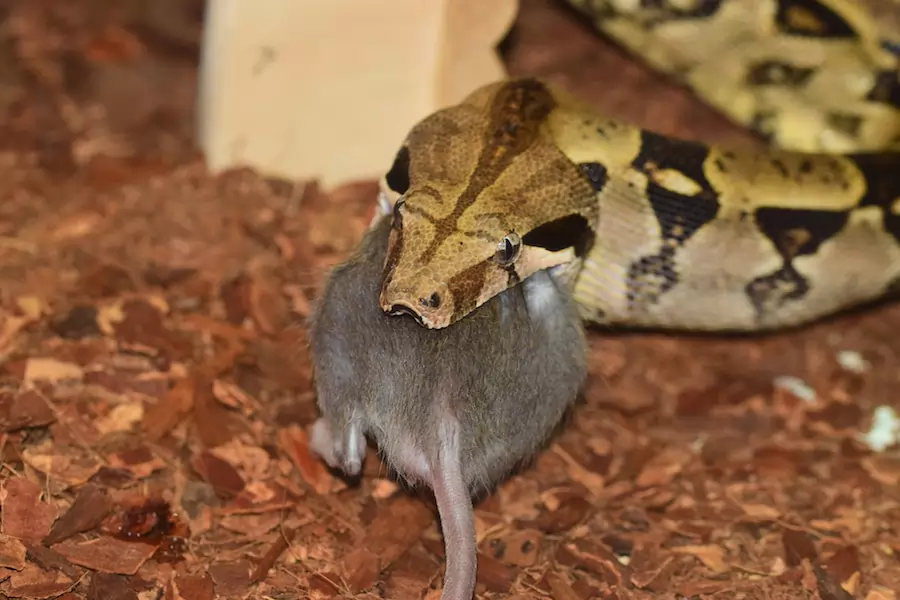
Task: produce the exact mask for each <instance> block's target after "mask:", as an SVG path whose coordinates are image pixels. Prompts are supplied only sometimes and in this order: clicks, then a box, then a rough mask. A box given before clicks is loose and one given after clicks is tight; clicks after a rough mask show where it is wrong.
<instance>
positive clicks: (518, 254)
mask: <svg viewBox="0 0 900 600" xmlns="http://www.w3.org/2000/svg"><path fill="white" fill-rule="evenodd" d="M569 1H570V3H571V4H572V5H574V6H576V7H577V8H578V9H579V10H580V11H581V12H582V13H583V14H584V15H586V16H587V17H588V18H589V19H590V20H591V21H592V23H593V24H594V25H595V26H596V27H597V29H598V30H600V31H601V32H603V33H605V34H607V35H609V36H611V37H612V38H614V39H616V40H617V41H619V42H620V43H621V44H623V45H624V46H625V47H627V48H629V49H631V50H632V51H633V52H635V53H637V54H639V55H640V56H641V57H643V58H644V59H645V60H646V61H647V62H649V63H650V64H651V65H653V66H654V67H656V68H658V69H659V70H661V71H663V72H665V73H667V74H669V75H671V76H673V77H676V78H678V79H679V80H681V81H682V82H684V83H685V84H686V85H688V86H690V87H691V88H692V89H693V90H694V91H695V92H696V93H697V94H698V95H700V96H701V97H702V98H703V99H705V100H706V101H708V102H709V103H711V104H712V105H714V106H716V107H718V108H719V109H720V110H722V111H724V112H725V113H726V114H728V115H729V116H730V117H731V118H733V119H734V120H736V121H738V122H741V123H743V124H744V125H746V126H747V127H749V128H751V129H754V130H755V131H757V132H758V133H760V134H761V135H763V136H764V137H766V138H767V139H768V140H769V141H770V142H771V146H772V147H771V149H768V150H764V151H758V150H752V151H751V150H738V149H727V148H719V147H715V146H709V145H705V144H701V143H698V142H694V141H686V140H679V139H674V138H671V137H667V136H663V135H660V134H658V133H654V132H650V131H645V130H642V129H640V128H637V127H634V126H631V125H629V124H627V123H622V122H618V121H615V120H612V119H608V118H605V117H603V116H601V115H598V114H596V113H595V112H594V111H592V110H591V109H590V107H588V106H586V105H585V104H584V103H583V102H581V101H579V100H578V99H576V98H574V97H572V96H571V95H570V94H568V93H566V92H565V91H563V90H560V89H556V88H553V87H551V86H548V85H547V84H545V83H543V82H541V81H539V80H536V79H532V78H524V79H514V80H509V81H504V82H497V83H494V84H491V85H488V86H485V87H483V88H481V89H479V90H476V91H474V92H473V93H472V94H471V95H470V96H469V97H468V98H467V99H465V100H464V101H463V102H461V103H460V104H458V105H456V106H451V107H448V108H445V109H443V110H440V111H438V112H436V113H434V114H433V115H431V116H429V117H427V118H425V119H424V120H422V121H421V122H420V123H419V124H417V125H416V126H415V127H414V128H413V129H412V130H411V131H410V133H409V135H408V136H407V139H406V140H405V141H404V143H403V146H402V148H401V149H400V151H399V152H398V154H397V156H396V159H395V161H394V165H393V167H392V168H391V169H390V170H389V172H388V174H387V176H386V177H385V178H384V181H383V190H384V193H385V194H386V195H387V196H388V197H389V200H390V201H391V203H392V204H394V212H395V215H394V232H393V233H392V236H391V241H390V247H389V254H388V259H387V262H386V268H385V277H384V282H383V287H382V293H381V304H382V307H383V308H384V309H385V310H390V311H398V310H402V311H405V312H411V313H413V314H414V315H415V316H416V317H417V318H418V319H419V320H420V322H421V323H422V324H423V325H424V326H427V327H431V328H440V327H445V326H448V325H450V324H452V323H453V322H455V321H457V320H459V319H461V318H464V317H465V316H466V315H467V314H468V313H469V312H471V311H472V310H473V309H474V308H475V307H477V306H480V305H481V304H483V303H484V302H485V301H486V300H487V299H489V298H490V297H492V296H494V295H496V294H497V293H499V292H500V291H502V290H503V289H506V288H507V287H509V286H511V285H516V284H518V283H519V282H521V281H522V280H525V279H527V278H528V277H529V276H531V275H532V274H533V273H535V272H536V271H538V270H542V269H552V270H554V271H556V272H558V273H564V274H565V275H566V276H567V281H569V282H571V285H572V286H573V290H574V294H575V297H576V299H577V300H578V302H579V304H580V306H581V308H582V314H583V316H584V318H585V319H587V320H589V321H594V322H599V323H608V324H615V325H625V326H638V327H662V328H668V329H694V330H750V331H752V330H763V329H772V328H778V327H785V326H792V325H798V324H802V323H805V322H808V321H811V320H814V319H817V318H820V317H822V316H824V315H827V314H830V313H833V312H836V311H839V310H841V309H844V308H846V307H849V306H853V305H856V304H859V303H862V302H866V301H870V300H873V299H876V298H878V297H881V296H884V295H885V294H889V293H892V292H893V291H894V290H896V289H897V288H898V287H900V284H898V281H900V154H898V151H897V147H898V143H897V140H898V139H900V102H898V100H900V84H898V79H897V72H898V71H897V64H898V59H897V56H896V55H895V54H894V52H893V49H892V48H893V46H892V45H891V44H895V40H893V38H891V34H893V33H894V32H893V31H892V30H891V29H890V28H889V27H887V25H885V23H887V22H886V21H884V20H882V19H878V18H876V16H875V13H872V12H869V11H867V10H865V6H864V4H866V3H871V2H875V1H876V0H865V2H860V3H856V2H848V1H844V0H730V1H724V0H694V1H690V0H679V1H678V2H675V1H667V0H654V1H653V2H646V1H642V2H638V1H627V2H626V1H625V0H569ZM881 1H882V2H884V1H889V0H881ZM898 13H900V5H898ZM897 39H898V40H900V36H897ZM398 199H399V200H401V201H400V202H396V201H397V200H398ZM510 240H512V241H510ZM498 248H503V249H504V251H503V253H501V254H503V255H504V256H505V257H506V259H508V260H501V259H498Z"/></svg>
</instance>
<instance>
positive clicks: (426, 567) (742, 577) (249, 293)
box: [0, 0, 900, 600]
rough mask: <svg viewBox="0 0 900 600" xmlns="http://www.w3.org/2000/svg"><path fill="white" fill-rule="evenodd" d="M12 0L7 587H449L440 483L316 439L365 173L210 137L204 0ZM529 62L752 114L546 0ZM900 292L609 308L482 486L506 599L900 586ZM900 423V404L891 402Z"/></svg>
mask: <svg viewBox="0 0 900 600" xmlns="http://www.w3.org/2000/svg"><path fill="white" fill-rule="evenodd" d="M109 6H110V4H109V3H107V2H103V1H102V0H81V1H78V2H64V3H62V2H55V1H52V0H20V1H17V2H14V1H7V2H4V3H0V12H2V15H3V17H4V19H3V30H2V31H3V35H2V38H0V39H2V44H0V61H2V64H3V67H4V68H3V69H2V75H0V77H2V82H3V86H2V88H0V89H2V93H0V102H2V107H3V114H5V115H6V119H4V121H3V122H2V124H0V127H2V131H0V448H2V456H3V463H2V464H3V467H4V468H3V470H2V473H0V502H2V511H0V599H2V598H61V599H65V600H75V599H82V598H90V599H98V600H99V599H123V600H124V599H138V598H141V599H144V598H165V599H167V600H168V599H171V600H175V599H179V598H180V599H184V600H207V599H211V598H306V597H315V598H319V597H321V598H327V597H359V598H375V597H390V598H421V597H425V596H428V597H429V598H436V597H437V595H438V594H439V591H438V590H439V588H440V577H441V573H442V558H441V555H442V541H441V537H440V533H439V530H438V528H437V523H436V520H435V517H434V512H433V510H432V508H431V505H430V504H429V502H428V501H427V500H424V499H423V498H422V497H420V496H417V495H414V494H408V493H406V492H405V491H403V490H402V489H399V488H398V487H397V486H396V485H395V484H394V483H392V482H391V481H389V480H388V479H386V478H385V476H384V469H383V467H382V466H381V464H380V463H379V461H378V459H377V458H376V457H375V456H374V455H373V454H371V453H370V456H369V460H368V462H367V463H366V465H365V476H364V477H363V479H362V481H361V482H360V483H359V484H358V485H354V484H350V483H348V482H344V481H342V480H341V479H339V478H336V477H335V476H334V475H333V474H332V473H330V472H329V471H328V470H327V469H325V468H324V467H323V465H322V464H321V463H320V462H319V461H318V460H316V459H315V458H314V457H313V456H312V455H311V454H310V451H309V449H308V446H307V434H306V431H307V427H308V426H309V425H310V424H311V423H312V421H313V420H314V418H315V416H316V408H315V398H314V395H313V393H312V388H311V374H310V367H309V361H308V356H307V354H306V349H305V345H304V341H305V338H304V327H303V319H304V317H305V316H306V315H307V314H308V312H309V308H310V304H311V303H312V302H314V300H315V297H316V293H317V289H318V286H319V285H320V283H321V282H322V280H323V277H324V276H325V274H326V273H327V269H328V267H329V266H330V265H333V264H334V263H335V262H337V261H340V260H341V259H342V258H343V257H344V256H346V254H347V253H348V252H349V251H350V250H351V248H352V247H353V246H354V245H355V243H356V242H357V241H358V239H359V237H360V235H361V234H362V231H363V230H364V228H365V226H366V222H367V219H368V217H369V215H370V211H371V207H372V198H373V196H372V194H373V190H374V183H373V182H370V181H363V182H350V183H348V184H346V185H344V186H341V187H340V188H338V189H336V190H334V191H332V192H331V193H327V194H326V193H324V192H323V191H321V190H320V189H318V188H317V186H316V185H315V184H314V183H309V182H296V183H288V182H284V181H273V180H267V179H264V178H262V177H259V176H258V175H256V174H254V173H252V172H250V171H247V170H234V171H231V172H228V173H225V174H222V175H220V176H212V175H210V174H209V173H208V172H207V171H206V169H205V167H204V165H203V162H202V159H201V158H200V157H199V154H198V153H197V152H196V150H195V149H194V148H193V145H192V140H191V133H192V128H193V114H192V113H193V103H194V99H195V87H196V81H197V53H198V41H199V36H200V32H201V27H200V23H201V19H200V16H201V14H202V3H201V2H199V1H194V0H192V1H176V0H166V1H163V0H154V2H151V3H147V2H143V0H127V1H124V2H120V3H116V8H115V9H110V8H109ZM507 46H508V47H507V49H506V51H507V57H508V60H509V64H510V68H511V71H513V72H514V73H517V74H523V73H533V74H539V75H543V76H546V77H548V78H550V79H553V80H556V81H561V82H564V83H566V84H568V85H569V86H570V87H571V88H572V89H573V90H574V91H576V92H578V93H581V94H583V95H584V96H585V97H586V98H589V99H591V100H592V101H593V102H595V104H596V105H597V106H598V107H599V108H600V109H602V110H605V111H607V112H609V113H611V114H616V115H618V116H624V117H626V118H630V119H632V120H635V121H638V122H640V123H641V124H644V125H647V126H651V127H654V128H656V129H658V130H661V131H666V132H669V133H677V134H680V135H684V136H688V137H697V138H701V139H708V140H717V141H726V142H729V143H754V141H753V140H752V138H751V137H750V136H748V135H747V134H746V133H745V132H742V131H741V130H740V129H738V128H736V127H734V126H732V125H730V124H728V123H727V122H726V121H725V120H724V119H723V118H722V117H719V116H717V115H715V114H713V113H712V111H711V110H709V109H707V108H705V107H703V106H702V105H700V104H699V103H698V102H697V101H696V100H694V99H693V98H692V97H691V96H690V95H689V94H687V93H686V92H684V91H680V90H676V89H674V88H673V87H672V86H669V85H666V84H665V83H663V82H661V81H660V78H659V76H657V75H655V74H653V73H652V72H650V71H648V70H647V69H644V68H643V67H641V66H640V65H638V64H637V63H635V62H634V61H633V60H631V59H629V58H628V57H627V56H625V55H624V53H622V52H621V51H620V50H618V49H616V48H615V47H613V46H611V45H610V44H608V43H606V42H604V41H603V40H601V39H599V38H598V37H597V36H595V35H594V34H593V33H591V32H590V30H589V29H587V28H586V27H584V26H583V25H581V24H579V23H578V22H577V20H576V19H574V18H573V17H572V15H571V14H570V13H569V12H568V11H565V10H562V9H560V8H559V6H558V5H556V4H555V3H553V2H552V1H551V0H524V1H523V9H522V13H521V15H520V18H519V22H518V24H517V27H516V30H515V33H514V35H513V36H512V38H511V40H510V42H509V44H508V45H507ZM896 331H900V306H883V307H878V308H874V309H872V310H870V311H867V312H862V313H859V314H856V315H847V316H843V317H841V318H838V319H833V320H830V322H828V323H822V324H819V325H816V326H813V327H809V328H806V329H804V330H802V331H795V332H787V333H784V334H781V335H773V336H766V337H757V338H746V339H726V338H722V337H715V336H711V337H703V338H699V337H691V336H666V335H662V334H658V333H641V334H631V335H615V336H613V335H607V334H605V333H604V332H602V331H597V332H594V333H592V336H591V345H592V363H591V364H592V368H591V379H590V382H589V384H588V386H587V388H586V390H585V394H584V398H583V399H582V400H581V401H580V402H579V404H578V406H577V409H576V410H575V411H574V416H573V417H572V419H571V420H570V421H569V423H568V425H567V427H566V428H565V429H564V430H563V432H562V433H561V435H560V436H559V437H557V438H556V439H555V440H554V442H553V443H552V444H551V445H550V446H549V447H548V448H547V449H546V450H545V451H544V452H542V453H541V454H540V455H539V456H538V457H536V459H535V461H534V464H533V465H532V466H531V467H530V468H528V469H526V470H524V471H523V472H522V473H521V474H519V475H517V476H515V477H513V478H512V479H510V480H509V481H508V482H506V483H505V484H504V485H502V486H501V488H500V489H499V490H498V491H497V493H496V494H494V495H492V496H491V497H489V498H487V499H485V500H483V501H481V502H480V503H479V505H478V507H477V526H478V532H479V539H480V552H481V556H480V568H479V578H478V591H479V592H478V593H479V596H480V597H485V598H501V597H516V598H537V597H552V598H557V599H561V600H568V599H586V598H619V599H623V600H624V599H626V598H627V599H631V598H635V599H638V598H640V599H643V598H675V597H704V598H713V597H714V598H735V599H736V598H745V599H757V598H758V599H762V598H822V599H823V600H835V599H838V600H840V599H844V598H868V599H869V600H879V599H889V598H895V597H896V594H895V592H894V591H892V590H900V559H898V553H900V530H898V529H900V487H898V484H900V452H898V451H897V447H896V445H895V446H894V447H892V448H891V447H888V448H886V449H884V448H882V447H880V446H879V445H877V444H876V443H875V442H876V441H877V440H875V438H874V437H873V436H871V435H867V434H868V432H870V430H872V429H873V427H875V422H877V423H878V424H879V425H878V428H877V429H878V431H884V432H885V433H886V434H887V435H886V437H887V438H890V435H889V434H890V431H889V429H890V427H889V426H890V424H891V418H892V417H891V414H892V413H891V410H892V408H891V407H893V408H898V405H900V400H898V396H897V393H896V390H897V388H898V383H900V368H898V367H900V336H898V335H897V334H896V333H895V332H896ZM884 423H886V424H887V425H888V427H887V428H885V426H884Z"/></svg>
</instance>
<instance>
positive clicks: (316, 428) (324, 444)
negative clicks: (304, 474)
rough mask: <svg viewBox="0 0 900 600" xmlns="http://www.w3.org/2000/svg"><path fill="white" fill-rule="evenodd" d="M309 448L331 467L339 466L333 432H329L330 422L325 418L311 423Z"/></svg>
mask: <svg viewBox="0 0 900 600" xmlns="http://www.w3.org/2000/svg"><path fill="white" fill-rule="evenodd" d="M309 449H310V450H312V451H313V453H315V454H317V455H318V456H319V457H320V458H321V459H322V460H324V461H325V464H327V465H328V466H329V467H331V468H332V469H337V468H338V467H339V466H340V464H339V463H338V460H337V455H336V454H335V440H334V434H333V433H332V432H331V423H329V422H328V420H327V419H317V420H316V422H315V423H313V426H312V432H310V436H309Z"/></svg>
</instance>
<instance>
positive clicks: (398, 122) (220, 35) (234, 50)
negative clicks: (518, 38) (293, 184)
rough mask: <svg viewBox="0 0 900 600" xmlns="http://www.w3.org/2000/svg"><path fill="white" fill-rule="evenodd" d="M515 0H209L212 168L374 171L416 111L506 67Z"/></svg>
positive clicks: (207, 91) (202, 121) (202, 133)
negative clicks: (505, 42) (500, 47)
mask: <svg viewBox="0 0 900 600" xmlns="http://www.w3.org/2000/svg"><path fill="white" fill-rule="evenodd" d="M516 10H517V0H491V1H490V2H485V1H484V0H261V1H259V2H247V1H246V0H214V1H212V2H210V3H209V5H208V9H207V11H208V12H207V17H206V19H207V21H206V31H205V33H204V42H203V53H202V54H203V59H202V67H201V76H200V81H201V89H200V94H199V98H200V99H199V106H198V123H199V131H198V135H199V142H200V146H201V148H203V150H204V152H205V153H206V156H207V161H208V163H209V165H210V167H211V168H212V169H213V170H220V169H224V168H228V167H231V166H252V167H254V168H256V169H258V170H260V171H262V172H264V173H266V174H270V175H277V176H280V177H286V178H291V179H307V178H318V179H319V180H320V182H321V183H322V184H323V185H325V186H326V187H327V186H330V185H333V184H335V183H337V182H340V181H346V180H350V179H360V178H368V177H376V176H378V175H380V174H381V172H382V171H383V170H384V169H385V168H386V167H387V166H389V164H390V161H391V160H392V158H393V154H394V152H395V151H396V148H397V146H398V144H399V143H400V141H401V140H402V138H403V136H404V135H405V133H406V131H407V130H408V129H409V127H410V126H411V125H413V124H414V123H415V122H416V121H417V120H419V119H420V118H422V117H423V116H425V115H427V114H428V113H430V112H432V111H434V110H436V109H437V108H439V107H441V106H446V105H447V104H449V103H452V102H455V101H457V100H459V99H460V98H461V97H462V96H464V95H465V94H467V93H468V92H470V91H471V90H472V89H474V88H475V87H477V86H479V85H482V84H484V83H487V82H489V81H491V80H494V79H498V78H501V77H503V76H504V75H505V71H504V67H503V64H502V63H501V61H500V60H499V58H498V56H497V54H496V52H495V46H496V44H497V43H498V42H499V40H500V39H501V38H502V37H503V35H504V33H505V32H506V30H507V29H508V27H509V26H510V25H511V23H512V21H513V19H514V17H515V14H516Z"/></svg>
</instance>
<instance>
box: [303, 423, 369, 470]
mask: <svg viewBox="0 0 900 600" xmlns="http://www.w3.org/2000/svg"><path fill="white" fill-rule="evenodd" d="M309 449H310V450H312V451H313V452H314V453H316V454H318V455H319V456H320V457H322V460H324V461H325V463H326V464H327V465H328V466H329V467H331V468H333V469H340V470H342V471H343V472H344V473H346V474H347V475H351V476H354V475H358V474H359V472H360V471H361V470H362V463H363V461H364V460H365V458H366V436H365V434H364V433H363V430H362V427H361V426H360V423H359V421H349V422H348V423H346V424H344V425H342V426H336V424H335V422H334V421H332V420H331V419H329V418H328V417H321V418H319V419H318V420H317V421H316V422H315V423H314V424H313V427H312V434H311V435H310V440H309Z"/></svg>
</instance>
